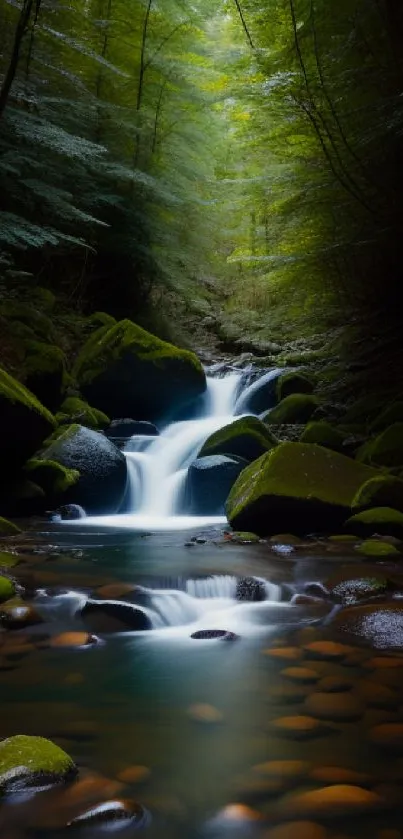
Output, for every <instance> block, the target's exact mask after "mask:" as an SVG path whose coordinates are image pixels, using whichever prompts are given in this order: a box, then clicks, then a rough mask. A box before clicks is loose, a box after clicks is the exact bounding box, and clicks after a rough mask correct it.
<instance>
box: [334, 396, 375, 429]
mask: <svg viewBox="0 0 403 839" xmlns="http://www.w3.org/2000/svg"><path fill="white" fill-rule="evenodd" d="M383 408H384V400H383V399H382V398H381V397H380V396H379V395H377V394H375V395H374V394H371V395H369V396H361V397H360V398H359V399H357V401H356V402H354V403H353V404H352V405H350V407H349V408H348V410H347V411H346V413H345V414H344V417H343V423H344V424H345V425H363V426H368V425H369V424H370V423H371V421H373V420H374V419H375V417H377V416H378V415H379V414H380V413H381V412H382V410H383Z"/></svg>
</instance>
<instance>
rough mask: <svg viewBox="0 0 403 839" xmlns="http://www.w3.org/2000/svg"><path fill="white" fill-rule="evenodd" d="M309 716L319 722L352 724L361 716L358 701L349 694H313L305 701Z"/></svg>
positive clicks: (360, 706) (361, 708)
mask: <svg viewBox="0 0 403 839" xmlns="http://www.w3.org/2000/svg"><path fill="white" fill-rule="evenodd" d="M305 708H306V710H307V712H308V713H309V714H312V715H313V716H314V717H317V718H318V719H320V720H331V721H332V722H353V721H354V720H359V719H361V717H362V716H363V713H364V708H363V706H362V704H361V702H360V700H359V699H358V698H357V697H355V696H353V695H352V694H351V693H313V694H311V696H308V697H307V699H306V700H305Z"/></svg>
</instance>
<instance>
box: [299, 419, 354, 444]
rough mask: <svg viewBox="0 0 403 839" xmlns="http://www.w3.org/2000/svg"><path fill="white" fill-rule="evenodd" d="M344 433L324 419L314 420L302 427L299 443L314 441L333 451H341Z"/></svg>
mask: <svg viewBox="0 0 403 839" xmlns="http://www.w3.org/2000/svg"><path fill="white" fill-rule="evenodd" d="M344 440H345V434H343V432H342V431H339V430H338V429H337V428H334V426H333V425H331V424H330V423H329V422H326V420H320V421H318V422H316V421H315V420H314V421H312V422H309V423H308V425H307V426H306V427H305V428H304V430H303V432H302V435H301V437H300V440H299V442H300V443H316V444H317V445H318V446H324V448H325V449H332V451H335V452H342V451H343V443H344Z"/></svg>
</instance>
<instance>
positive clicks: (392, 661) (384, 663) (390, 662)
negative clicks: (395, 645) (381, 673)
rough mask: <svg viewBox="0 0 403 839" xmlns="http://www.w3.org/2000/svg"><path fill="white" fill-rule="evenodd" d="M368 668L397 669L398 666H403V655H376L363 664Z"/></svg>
mask: <svg viewBox="0 0 403 839" xmlns="http://www.w3.org/2000/svg"><path fill="white" fill-rule="evenodd" d="M363 666H364V667H365V668H366V669H368V670H389V669H395V668H396V667H403V656H402V658H399V657H398V656H394V657H392V656H386V655H385V656H375V657H374V658H369V659H368V661H366V662H365V664H364V665H363Z"/></svg>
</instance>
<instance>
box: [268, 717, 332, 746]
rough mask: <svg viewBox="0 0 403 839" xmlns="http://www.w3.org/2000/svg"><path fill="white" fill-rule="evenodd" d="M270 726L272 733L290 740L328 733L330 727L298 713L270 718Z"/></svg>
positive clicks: (305, 738) (306, 738) (307, 738)
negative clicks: (274, 718) (291, 715)
mask: <svg viewBox="0 0 403 839" xmlns="http://www.w3.org/2000/svg"><path fill="white" fill-rule="evenodd" d="M270 728H271V730H272V731H273V733H274V734H277V735H279V736H281V737H288V738H290V739H292V740H310V739H311V738H314V737H320V736H322V735H323V734H328V733H330V731H332V729H330V728H328V727H327V726H324V725H323V724H321V723H320V722H319V721H318V720H317V719H314V717H310V716H304V715H303V714H299V715H297V716H294V717H280V718H279V719H277V720H272V722H271V723H270Z"/></svg>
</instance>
